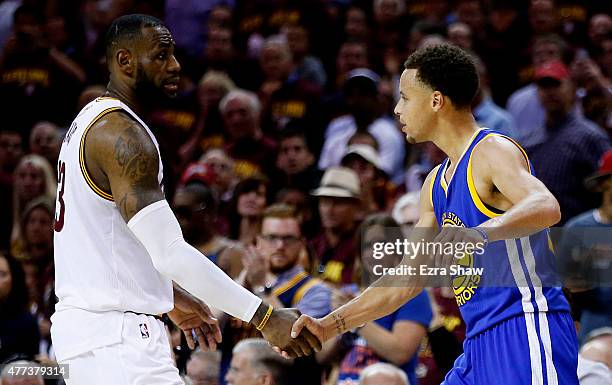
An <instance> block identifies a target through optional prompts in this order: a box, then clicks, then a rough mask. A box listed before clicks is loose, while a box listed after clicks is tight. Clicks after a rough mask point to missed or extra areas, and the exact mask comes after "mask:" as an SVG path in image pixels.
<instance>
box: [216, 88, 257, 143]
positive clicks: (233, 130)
mask: <svg viewBox="0 0 612 385" xmlns="http://www.w3.org/2000/svg"><path fill="white" fill-rule="evenodd" d="M258 119H259V116H258V114H257V112H256V111H253V109H252V108H251V106H250V105H249V104H248V103H247V101H246V100H244V99H243V98H240V97H236V98H233V99H231V100H230V101H229V102H228V103H227V106H226V107H225V111H223V122H224V124H225V128H226V130H227V132H228V134H229V135H230V137H231V138H232V139H233V140H239V139H245V138H249V137H253V136H254V135H255V131H256V130H257V126H258Z"/></svg>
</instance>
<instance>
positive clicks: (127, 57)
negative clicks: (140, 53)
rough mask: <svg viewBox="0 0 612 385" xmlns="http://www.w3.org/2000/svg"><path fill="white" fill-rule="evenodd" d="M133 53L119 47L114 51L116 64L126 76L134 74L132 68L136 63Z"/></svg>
mask: <svg viewBox="0 0 612 385" xmlns="http://www.w3.org/2000/svg"><path fill="white" fill-rule="evenodd" d="M134 59H135V58H134V55H133V54H132V52H130V51H128V50H127V49H124V48H121V49H119V50H117V52H116V53H115V60H116V63H117V66H118V67H119V69H120V70H121V72H123V73H124V74H126V75H128V76H132V75H133V74H134V69H135V68H136V63H135V60H134Z"/></svg>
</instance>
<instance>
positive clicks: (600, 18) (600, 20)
mask: <svg viewBox="0 0 612 385" xmlns="http://www.w3.org/2000/svg"><path fill="white" fill-rule="evenodd" d="M610 31H612V16H610V15H609V14H605V13H598V14H595V15H593V16H591V20H589V32H588V34H589V42H590V43H591V44H593V45H595V46H598V45H601V44H602V43H603V41H604V40H605V38H606V36H607V35H609V34H610Z"/></svg>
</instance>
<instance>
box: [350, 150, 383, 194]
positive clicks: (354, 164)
mask: <svg viewBox="0 0 612 385" xmlns="http://www.w3.org/2000/svg"><path fill="white" fill-rule="evenodd" d="M343 165H344V166H345V167H348V168H350V169H351V170H353V171H355V172H356V173H357V175H358V176H359V183H360V184H361V190H362V191H363V189H364V188H365V187H369V186H372V183H373V182H374V179H375V178H376V167H375V166H374V165H373V164H372V163H370V162H368V161H366V160H365V159H363V158H362V157H361V156H350V157H347V159H346V161H345V162H343Z"/></svg>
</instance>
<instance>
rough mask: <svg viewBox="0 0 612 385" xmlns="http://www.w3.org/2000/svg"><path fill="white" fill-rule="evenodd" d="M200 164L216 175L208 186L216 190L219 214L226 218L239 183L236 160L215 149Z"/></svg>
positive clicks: (208, 152)
mask: <svg viewBox="0 0 612 385" xmlns="http://www.w3.org/2000/svg"><path fill="white" fill-rule="evenodd" d="M200 162H201V163H202V164H204V165H205V166H207V167H209V168H210V169H211V170H212V172H213V174H214V178H212V180H211V181H209V182H208V185H209V186H210V187H211V188H212V189H213V190H215V194H216V196H217V199H218V201H219V212H220V213H221V214H222V215H223V216H225V215H226V214H227V205H228V203H229V201H230V200H231V199H232V194H233V191H234V187H235V186H236V183H238V178H237V177H236V173H235V171H234V160H233V159H232V158H230V157H229V156H227V154H226V153H225V151H223V150H221V149H218V148H213V149H210V150H208V151H207V152H206V153H205V154H204V155H202V157H201V158H200Z"/></svg>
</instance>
